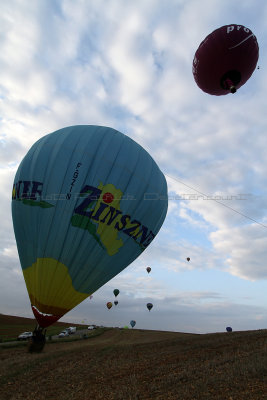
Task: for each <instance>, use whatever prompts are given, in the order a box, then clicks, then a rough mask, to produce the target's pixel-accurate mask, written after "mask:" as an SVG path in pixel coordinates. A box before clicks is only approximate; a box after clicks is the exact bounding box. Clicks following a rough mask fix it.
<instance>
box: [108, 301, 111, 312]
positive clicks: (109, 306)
mask: <svg viewBox="0 0 267 400" xmlns="http://www.w3.org/2000/svg"><path fill="white" fill-rule="evenodd" d="M111 307H112V303H111V301H108V302H107V308H108V309H109V310H110V309H111Z"/></svg>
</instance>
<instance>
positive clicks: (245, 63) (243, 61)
mask: <svg viewBox="0 0 267 400" xmlns="http://www.w3.org/2000/svg"><path fill="white" fill-rule="evenodd" d="M258 58H259V46H258V42H257V39H256V36H255V35H254V34H253V33H252V32H251V30H250V29H248V28H246V27H245V26H243V25H235V24H232V25H225V26H222V27H221V28H218V29H216V30H215V31H213V32H212V33H211V34H209V35H208V36H207V37H206V38H205V39H204V40H203V41H202V42H201V43H200V45H199V48H198V49H197V51H196V53H195V57H194V60H193V75H194V78H195V81H196V83H197V85H198V86H199V87H200V89H202V90H203V91H204V92H206V93H209V94H213V95H216V96H221V95H225V94H228V93H230V92H231V93H235V92H236V90H237V89H238V88H240V87H241V86H242V85H244V83H246V81H247V80H248V79H249V78H250V76H251V75H252V73H253V71H254V70H255V68H256V65H257V62H258Z"/></svg>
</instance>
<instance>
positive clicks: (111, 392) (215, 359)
mask: <svg viewBox="0 0 267 400" xmlns="http://www.w3.org/2000/svg"><path fill="white" fill-rule="evenodd" d="M96 333H97V332H96V331H95V333H92V337H91V338H88V339H87V340H80V341H76V342H70V343H63V342H62V343H49V342H48V343H47V344H46V346H45V348H44V351H43V352H42V353H40V354H30V353H27V349H26V347H18V348H10V349H6V348H3V347H0V355H1V363H0V375H1V376H0V383H1V387H0V398H1V400H19V399H32V398H35V399H38V400H50V399H51V400H54V399H59V400H60V399H64V400H69V399H75V400H87V399H94V400H100V399H103V400H113V399H114V400H115V399H116V400H128V399H129V400H130V399H139V400H150V399H151V400H155V399H158V400H169V399H170V400H171V399H173V400H202V399H203V400H209V399H214V400H263V399H265V400H266V393H267V381H266V377H267V354H266V353H267V352H266V344H267V331H266V330H259V331H247V332H232V333H230V334H229V333H217V334H206V335H195V334H185V333H177V332H164V331H148V330H135V329H133V330H120V329H117V328H114V329H109V330H102V331H101V332H98V336H93V334H96ZM100 333H101V334H100Z"/></svg>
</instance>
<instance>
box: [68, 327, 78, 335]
mask: <svg viewBox="0 0 267 400" xmlns="http://www.w3.org/2000/svg"><path fill="white" fill-rule="evenodd" d="M66 331H67V332H69V334H72V333H75V332H76V326H70V327H69V328H67V329H66Z"/></svg>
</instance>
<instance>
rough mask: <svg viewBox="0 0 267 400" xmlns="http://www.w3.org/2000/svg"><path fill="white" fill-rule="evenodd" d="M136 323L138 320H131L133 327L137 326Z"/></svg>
mask: <svg viewBox="0 0 267 400" xmlns="http://www.w3.org/2000/svg"><path fill="white" fill-rule="evenodd" d="M135 324H136V321H134V320H132V321H131V322H130V325H131V327H132V328H133V327H134V326H135Z"/></svg>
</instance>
